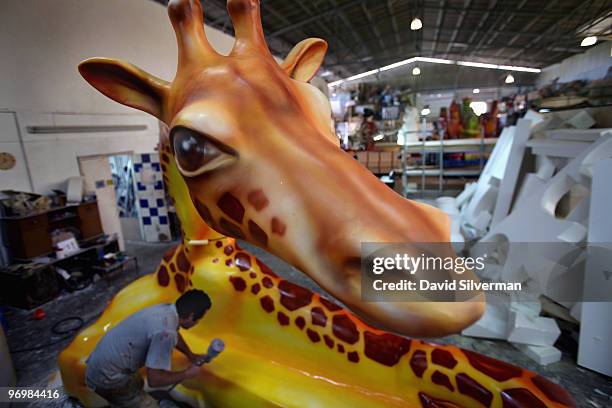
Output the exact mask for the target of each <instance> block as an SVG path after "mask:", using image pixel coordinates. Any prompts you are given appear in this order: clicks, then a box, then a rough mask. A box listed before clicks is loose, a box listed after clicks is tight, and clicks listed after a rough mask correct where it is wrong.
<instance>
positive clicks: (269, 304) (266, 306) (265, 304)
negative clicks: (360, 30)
mask: <svg viewBox="0 0 612 408" xmlns="http://www.w3.org/2000/svg"><path fill="white" fill-rule="evenodd" d="M259 303H261V307H262V308H263V310H265V311H266V312H268V313H272V312H273V311H274V301H273V300H272V298H271V297H270V296H268V295H266V296H264V297H262V298H261V299H259Z"/></svg>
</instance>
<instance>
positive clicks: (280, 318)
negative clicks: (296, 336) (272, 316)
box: [276, 312, 289, 326]
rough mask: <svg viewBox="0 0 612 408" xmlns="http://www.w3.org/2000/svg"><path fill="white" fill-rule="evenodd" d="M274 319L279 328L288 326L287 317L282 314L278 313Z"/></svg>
mask: <svg viewBox="0 0 612 408" xmlns="http://www.w3.org/2000/svg"><path fill="white" fill-rule="evenodd" d="M276 317H277V319H278V322H279V323H280V325H281V326H287V325H288V324H289V316H287V315H286V314H284V313H283V312H278V314H277V315H276Z"/></svg>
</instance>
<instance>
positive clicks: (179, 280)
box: [174, 273, 185, 293]
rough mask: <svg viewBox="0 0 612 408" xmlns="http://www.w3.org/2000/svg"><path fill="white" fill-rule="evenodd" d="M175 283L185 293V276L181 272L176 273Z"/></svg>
mask: <svg viewBox="0 0 612 408" xmlns="http://www.w3.org/2000/svg"><path fill="white" fill-rule="evenodd" d="M174 283H176V288H177V289H178V291H179V292H181V293H183V292H184V291H185V278H184V277H183V275H181V274H178V273H177V274H176V275H174Z"/></svg>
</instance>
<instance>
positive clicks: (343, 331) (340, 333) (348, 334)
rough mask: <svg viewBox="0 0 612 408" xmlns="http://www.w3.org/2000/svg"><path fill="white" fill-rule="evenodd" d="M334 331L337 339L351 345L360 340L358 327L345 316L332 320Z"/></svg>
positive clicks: (336, 316) (338, 316) (337, 316)
mask: <svg viewBox="0 0 612 408" xmlns="http://www.w3.org/2000/svg"><path fill="white" fill-rule="evenodd" d="M332 331H333V332H334V335H335V336H336V337H338V338H339V339H340V340H343V341H345V342H347V343H349V344H355V343H357V341H358V340H359V331H358V330H357V326H356V325H355V323H354V322H353V321H352V320H351V319H350V318H349V317H348V316H347V315H345V314H340V315H335V316H334V317H333V318H332Z"/></svg>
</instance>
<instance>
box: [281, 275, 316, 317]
mask: <svg viewBox="0 0 612 408" xmlns="http://www.w3.org/2000/svg"><path fill="white" fill-rule="evenodd" d="M278 289H279V290H280V294H281V299H280V302H281V304H282V305H283V306H285V307H286V308H287V309H288V310H290V311H294V310H296V309H299V308H301V307H304V306H306V305H308V304H309V303H310V302H311V300H312V292H311V291H309V290H308V289H306V288H303V287H301V286H298V285H296V284H293V283H291V282H289V281H286V280H282V281H280V283H279V284H278Z"/></svg>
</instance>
